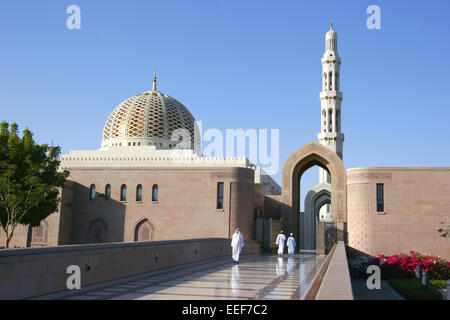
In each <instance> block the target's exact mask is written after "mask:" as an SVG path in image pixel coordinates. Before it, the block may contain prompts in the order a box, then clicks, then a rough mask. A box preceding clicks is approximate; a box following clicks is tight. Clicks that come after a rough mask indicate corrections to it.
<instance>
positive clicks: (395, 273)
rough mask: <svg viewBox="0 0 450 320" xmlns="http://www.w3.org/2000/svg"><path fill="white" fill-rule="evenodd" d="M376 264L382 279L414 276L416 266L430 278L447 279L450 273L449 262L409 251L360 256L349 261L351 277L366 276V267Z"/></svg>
mask: <svg viewBox="0 0 450 320" xmlns="http://www.w3.org/2000/svg"><path fill="white" fill-rule="evenodd" d="M370 265H378V266H380V269H381V277H382V278H383V279H391V278H414V277H415V272H416V267H417V266H421V268H422V271H428V275H429V278H430V279H435V280H447V279H449V273H450V262H448V261H447V260H445V259H443V258H441V257H438V256H432V255H426V254H421V253H418V252H415V251H411V252H410V254H409V255H408V254H404V253H400V254H394V255H392V256H386V255H384V254H381V255H378V257H376V258H370V257H360V258H358V259H353V260H351V261H349V267H350V272H351V274H352V277H356V278H367V277H368V276H369V275H368V274H367V273H366V270H367V267H368V266H370Z"/></svg>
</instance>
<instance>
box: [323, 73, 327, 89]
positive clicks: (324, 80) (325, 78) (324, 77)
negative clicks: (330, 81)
mask: <svg viewBox="0 0 450 320" xmlns="http://www.w3.org/2000/svg"><path fill="white" fill-rule="evenodd" d="M323 90H325V91H326V90H327V73H326V72H324V73H323Z"/></svg>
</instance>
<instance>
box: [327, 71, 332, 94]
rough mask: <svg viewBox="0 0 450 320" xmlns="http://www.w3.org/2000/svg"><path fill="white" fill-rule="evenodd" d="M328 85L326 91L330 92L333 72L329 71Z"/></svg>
mask: <svg viewBox="0 0 450 320" xmlns="http://www.w3.org/2000/svg"><path fill="white" fill-rule="evenodd" d="M328 83H329V85H328V90H330V91H331V90H333V72H331V71H330V76H329V79H328Z"/></svg>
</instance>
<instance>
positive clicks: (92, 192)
mask: <svg viewBox="0 0 450 320" xmlns="http://www.w3.org/2000/svg"><path fill="white" fill-rule="evenodd" d="M94 199H95V184H91V186H90V188H89V200H94Z"/></svg>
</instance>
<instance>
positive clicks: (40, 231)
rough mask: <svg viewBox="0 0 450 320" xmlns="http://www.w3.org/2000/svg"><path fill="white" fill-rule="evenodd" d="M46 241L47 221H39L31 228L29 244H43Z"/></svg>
mask: <svg viewBox="0 0 450 320" xmlns="http://www.w3.org/2000/svg"><path fill="white" fill-rule="evenodd" d="M47 242H48V222H47V221H45V220H42V221H41V224H40V225H39V227H34V228H33V229H32V236H31V246H34V245H35V246H36V245H37V246H43V245H45V244H47Z"/></svg>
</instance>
